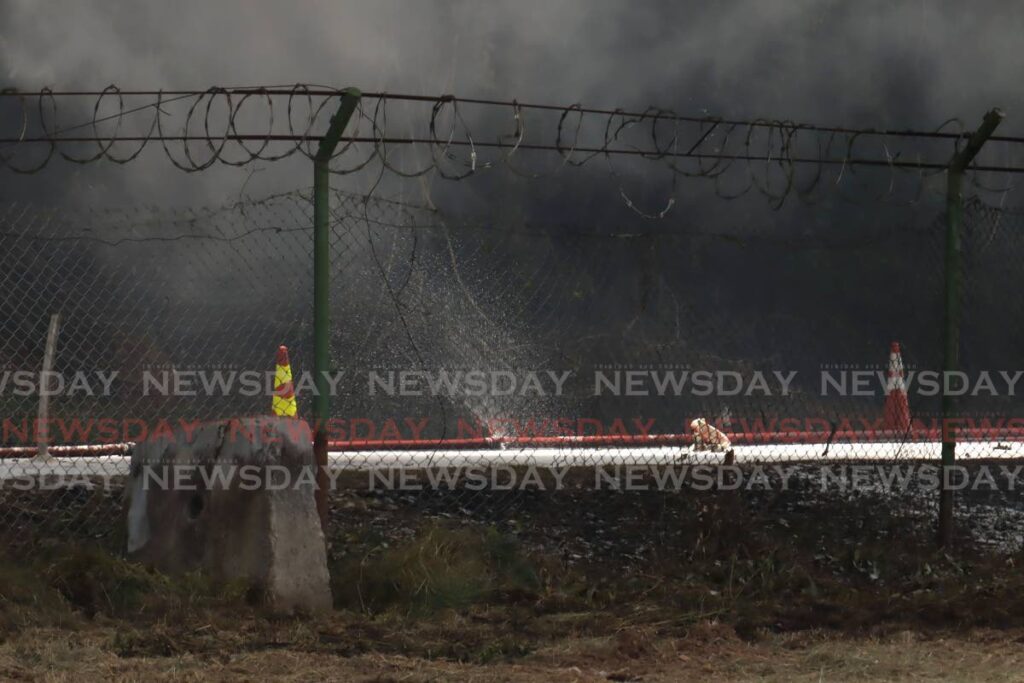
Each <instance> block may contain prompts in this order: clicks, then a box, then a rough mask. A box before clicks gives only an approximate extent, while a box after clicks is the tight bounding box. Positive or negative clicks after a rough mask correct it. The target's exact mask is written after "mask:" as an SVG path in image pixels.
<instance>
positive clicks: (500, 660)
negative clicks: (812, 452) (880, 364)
mask: <svg viewBox="0 0 1024 683" xmlns="http://www.w3.org/2000/svg"><path fill="white" fill-rule="evenodd" d="M1000 465H1006V466H1008V467H1010V468H1011V473H1012V467H1015V466H1016V465H1012V464H1007V463H1000ZM980 466H981V464H980V463H977V464H972V466H971V468H969V470H968V475H969V476H975V477H977V472H979V471H980V470H979V469H978V468H980ZM833 467H835V468H837V469H836V470H835V471H834V472H833V473H831V474H830V475H829V477H830V478H829V481H830V482H832V487H831V488H826V489H825V490H823V489H822V486H821V477H822V476H823V475H822V474H821V471H820V468H818V467H817V466H815V465H793V466H792V468H793V469H792V471H791V472H790V474H789V476H788V479H787V485H786V487H785V488H783V487H782V486H781V475H780V474H778V473H773V472H771V471H766V476H767V477H768V479H769V480H770V481H769V484H768V485H765V486H762V487H754V486H751V487H749V488H748V487H745V486H741V487H740V488H739V489H738V490H723V488H721V487H719V486H718V485H717V484H716V485H715V486H712V487H710V488H709V489H707V490H698V489H696V488H694V487H693V486H681V487H679V488H678V490H671V491H651V490H646V491H622V490H613V489H611V488H610V487H609V486H608V485H604V486H601V487H596V486H595V485H594V477H595V474H594V471H593V470H580V471H574V472H572V473H570V474H569V475H568V476H567V477H566V479H565V482H564V483H565V486H564V487H563V488H562V489H561V490H557V491H552V490H546V491H540V490H536V489H531V490H511V491H495V490H491V489H489V488H486V489H484V490H468V489H467V488H466V487H465V486H462V487H456V488H455V489H454V490H439V491H434V490H423V491H398V490H389V489H386V488H382V487H381V486H379V485H378V486H374V487H373V490H371V488H370V482H369V478H368V477H367V476H366V475H364V474H358V473H352V474H346V475H344V476H343V477H342V478H341V479H340V480H339V481H340V483H341V484H342V486H341V487H340V489H339V490H338V491H336V492H335V494H334V495H333V497H332V501H331V503H332V504H331V522H330V525H329V534H328V536H329V538H328V542H329V562H330V565H331V572H332V580H333V583H334V586H333V588H334V593H335V607H336V609H335V612H334V613H333V614H331V615H330V616H329V617H324V618H318V619H313V620H301V619H300V620H281V619H276V618H272V617H270V616H268V615H266V614H263V612H262V611H261V608H260V607H259V605H253V604H249V603H248V602H246V599H245V595H246V594H247V591H244V590H235V589H234V588H233V587H224V586H212V585H207V584H206V583H204V582H203V580H201V579H199V578H195V577H193V578H191V579H189V580H188V581H189V582H186V584H185V586H184V587H183V586H182V585H181V583H180V580H178V579H168V578H166V577H160V576H158V575H155V574H153V573H151V572H148V571H146V570H144V569H142V568H138V567H134V566H132V565H129V564H128V563H125V562H123V561H121V560H120V559H118V553H117V551H118V549H119V547H120V543H121V542H122V541H121V532H120V521H121V519H122V512H121V500H120V496H121V492H120V491H119V490H118V489H117V488H116V487H115V488H113V489H111V490H108V491H104V490H102V489H99V490H93V491H89V490H85V489H83V488H82V487H78V488H77V489H76V490H60V489H56V490H53V491H16V490H11V489H4V490H2V491H0V519H2V521H3V523H4V524H5V525H6V528H7V529H8V533H9V535H10V536H12V539H11V541H9V546H8V547H9V550H10V553H8V557H9V558H11V557H17V558H19V560H18V561H17V562H15V563H13V564H14V567H13V568H12V567H7V568H6V569H5V570H3V571H0V634H2V635H0V638H3V639H4V642H3V643H0V677H2V678H17V677H18V676H22V677H24V678H33V677H36V676H37V675H38V674H39V670H38V667H39V666H43V667H50V669H52V668H53V667H54V666H57V664H55V663H54V662H55V660H54V658H55V657H58V654H60V653H64V654H60V657H65V656H66V657H68V658H71V659H74V657H73V656H72V655H71V654H67V653H73V652H78V651H79V650H81V648H90V652H93V654H94V655H95V656H96V657H97V658H98V659H97V660H96V661H100V660H102V661H103V662H105V663H104V664H103V667H102V668H101V669H102V670H101V669H97V672H96V676H97V677H104V676H105V677H108V678H109V677H111V676H113V677H115V678H116V677H117V676H120V675H123V676H124V677H126V678H131V677H132V676H136V675H138V676H139V677H140V678H144V677H149V676H151V675H154V672H155V673H157V674H159V675H164V674H166V671H165V669H166V667H171V669H173V670H175V671H179V673H181V671H186V670H188V671H194V673H196V675H197V676H198V675H199V672H204V671H209V670H216V671H219V672H220V674H219V675H221V676H223V677H224V678H234V677H236V676H238V677H245V676H246V675H248V676H250V677H256V678H258V677H259V672H260V671H261V670H262V671H264V672H265V670H266V667H267V666H268V665H267V664H266V662H265V661H264V660H265V658H266V657H269V656H271V655H275V656H278V657H279V658H281V659H280V660H275V661H293V662H296V663H302V662H305V663H304V664H302V666H306V664H308V665H309V666H311V667H316V666H325V667H326V666H328V665H327V664H325V662H330V665H329V667H328V669H325V671H328V670H329V671H348V673H349V674H350V675H347V676H340V677H338V678H337V680H345V679H346V678H347V679H353V678H355V679H358V678H360V677H363V678H365V679H367V680H390V679H389V678H387V676H394V677H395V679H398V678H402V677H404V676H406V675H408V676H409V677H410V679H411V680H449V679H451V678H453V677H463V676H465V675H470V674H471V675H473V676H477V677H479V678H481V680H511V679H520V680H527V679H531V678H534V677H536V678H541V677H544V675H543V673H544V672H547V673H550V672H552V671H558V672H560V673H559V676H561V677H562V679H564V680H678V679H679V678H681V677H683V678H685V677H687V676H691V675H692V676H693V677H695V678H706V677H720V678H722V679H723V680H744V679H746V678H750V677H755V676H767V677H769V678H770V677H771V676H773V675H777V676H778V677H779V679H780V680H783V679H786V678H788V676H789V675H790V674H794V672H796V673H801V672H802V673H801V675H802V674H803V673H806V675H807V676H808V677H809V680H818V676H817V674H818V673H819V670H828V671H830V672H833V673H835V674H836V675H835V676H833V677H832V678H838V679H848V680H873V679H876V678H881V677H891V678H897V677H899V676H902V675H905V673H906V672H905V671H904V670H903V669H900V668H899V667H898V666H897V663H898V662H903V664H902V665H900V666H903V665H905V666H907V667H910V668H911V669H912V672H913V671H918V672H924V671H926V669H927V665H926V663H925V660H926V657H925V653H926V652H927V651H929V650H931V649H933V648H935V647H940V646H941V647H942V648H944V649H946V650H948V651H950V652H954V651H962V652H963V653H969V652H983V651H985V652H989V653H990V655H991V656H995V655H994V654H993V653H995V652H996V651H997V650H998V649H999V648H1001V647H1003V646H1004V645H1006V646H1007V647H1009V646H1010V644H1012V643H1014V642H1015V641H1016V640H1017V639H1018V638H1020V637H1021V634H1022V633H1024V577H1022V576H1021V573H1020V566H1019V565H1020V563H1021V562H1022V561H1024V556H1022V554H1021V552H1022V551H1021V547H1020V536H1021V533H1022V527H1021V525H1020V519H1021V514H1022V510H1024V505H1022V504H1021V496H1020V494H1019V492H1017V491H1016V490H1009V489H1010V483H1011V482H1010V479H1008V478H1007V477H1008V476H1009V473H1006V472H1004V473H1003V474H1004V475H1006V476H1004V478H1003V479H1002V480H1000V481H998V482H997V485H996V487H995V488H994V489H991V488H987V487H984V486H982V487H977V486H972V487H968V488H965V489H964V490H963V491H961V492H960V495H959V499H958V500H959V506H958V515H957V521H958V526H957V532H958V533H957V539H956V542H955V543H954V544H953V545H952V546H951V547H948V548H945V549H939V548H937V547H936V544H935V528H934V519H935V510H934V492H933V491H931V490H929V489H928V487H927V485H926V484H927V482H923V483H922V482H921V481H916V480H913V479H911V480H909V482H908V483H907V485H905V486H901V487H896V490H891V489H892V487H889V488H888V489H887V487H886V486H884V485H883V484H884V481H882V479H883V478H884V474H877V473H876V474H874V475H871V474H870V470H868V472H869V474H868V476H867V479H864V480H863V481H861V482H860V485H859V486H856V487H854V486H852V485H840V484H838V483H836V481H837V480H836V477H837V476H838V474H836V473H837V472H839V471H840V470H839V469H838V468H840V467H841V466H839V465H835V466H833ZM903 467H904V468H905V469H909V468H911V467H914V464H912V463H907V464H904V465H903ZM994 472H995V475H996V477H997V478H998V477H999V476H1001V475H1000V472H1001V471H1000V470H999V469H998V468H996V469H995V470H994ZM846 474H847V475H848V477H849V478H852V477H854V476H863V474H854V473H853V471H851V470H847V471H846ZM748 475H749V471H748V472H745V473H744V475H743V476H744V477H745V478H746V477H748ZM773 477H774V479H773ZM613 478H614V477H613ZM605 481H607V480H605ZM729 481H730V480H728V477H726V481H725V483H726V484H728V483H729ZM733 483H735V482H734V481H733ZM725 489H728V486H726V487H725ZM15 535H16V536H17V538H13V536H15ZM14 540H18V541H21V543H20V544H15V543H13V541H14ZM12 562H13V560H10V559H8V560H7V562H6V563H7V564H9V565H10V564H12ZM15 570H16V571H15ZM12 572H14V573H13V574H12ZM25 572H28V573H29V574H31V577H33V578H31V579H26V578H25V576H24V573H25ZM37 631H39V632H43V631H45V632H46V633H47V634H49V635H47V636H46V638H47V639H50V640H53V641H55V642H57V641H59V642H60V643H62V645H61V646H60V648H62V649H60V648H59V649H60V653H57V654H54V653H53V652H50V651H48V650H45V648H44V649H43V650H40V649H39V648H40V647H43V645H45V643H46V642H49V641H48V640H46V639H43V640H39V638H38V637H37V638H35V639H34V640H33V641H32V643H31V646H30V644H29V643H27V642H25V640H24V638H25V637H27V636H26V635H25V634H27V633H30V632H37ZM837 643H840V644H841V645H840V646H839V650H841V651H842V652H843V653H844V654H843V655H842V656H839V655H838V654H837V650H836V644H837ZM1017 647H1018V648H1019V646H1017ZM18 648H21V649H20V650H18V651H19V652H21V653H22V655H24V656H21V657H18V656H13V655H12V653H13V652H14V651H15V650H16V649H18ZM26 648H27V649H26ZM958 648H959V649H958ZM26 653H28V654H26ZM847 653H860V654H858V655H857V657H859V659H856V658H855V659H856V661H848V659H847V658H846V654H847ZM918 655H920V656H918ZM5 656H8V657H9V661H7V660H5V659H4V657H5ZM26 657H27V659H26ZM879 657H882V659H881V660H879V659H878V658H879ZM887 657H888V658H890V660H891V662H892V663H893V666H894V667H896V668H893V669H891V670H881V669H878V668H877V667H874V665H872V666H867V665H866V664H864V661H867V659H871V658H874V659H871V661H874V662H875V663H876V664H878V662H879V661H881V662H882V663H883V664H884V663H885V662H886V661H889V660H886V659H885V658H887ZM865 658H867V659H865ZM58 659H59V657H58ZM862 660H864V661H862ZM5 661H6V663H5ZM61 661H63V660H61ZM69 661H70V660H69ZM969 661H973V660H970V657H968V656H967V654H965V655H964V664H965V665H966V664H967V663H968V662H969ZM986 661H987V662H988V663H987V664H984V663H982V664H978V666H981V667H982V668H977V669H973V670H971V671H972V673H971V676H970V677H971V678H979V679H980V678H982V677H983V676H985V675H989V673H992V674H993V675H994V674H995V673H997V672H998V671H1002V669H999V668H998V667H997V666H996V665H995V664H994V663H993V661H992V660H991V659H989V660H986ZM1000 661H1001V662H1004V663H1005V662H1009V661H1010V660H1008V659H1006V658H1005V657H1003V659H1002V660H1000ZM32 662H37V664H38V666H37V664H33V663H32ZM261 662H262V663H261ZM975 663H976V664H977V662H975ZM983 664H984V666H982V665H983ZM60 666H70V665H69V664H67V663H65V664H61V665H60ZM233 666H236V667H237V670H233V669H232V667H233ZM296 666H298V664H296ZM999 666H1003V664H1000V665H999ZM4 667H7V668H4ZM174 667H185V669H174ZM188 667H192V669H188ZM211 667H212V669H211ZM773 667H774V668H773ZM780 667H781V668H780ZM873 667H874V668H873ZM985 667H987V668H985ZM50 669H47V670H50ZM169 670H170V669H168V671H169ZM299 670H301V671H305V672H306V674H308V676H309V677H316V675H314V673H313V671H314V669H301V668H300V669H299ZM1018 670H1019V669H1018ZM71 671H76V672H77V673H82V672H81V671H77V670H75V669H71ZM952 671H953V669H949V668H948V667H946V668H943V669H938V670H936V672H935V673H936V676H937V677H939V678H941V677H942V676H941V674H947V675H951V672H952ZM118 672H120V673H118ZM232 672H233V673H232ZM467 672H468V673H467ZM284 673H286V672H284ZM284 673H282V675H284ZM167 675H168V676H169V675H170V674H167ZM319 676H320V677H321V678H323V677H327V678H331V677H332V676H331V675H328V674H324V673H321V674H319ZM375 676H382V678H376V679H375V678H374V677H375ZM953 678H956V676H953ZM960 678H961V679H963V678H964V676H960ZM55 679H58V680H59V679H60V678H59V676H57V677H55ZM297 679H298V680H304V678H303V677H302V676H298V677H297ZM828 679H830V678H828V677H826V680H828ZM993 680H999V678H998V677H994V678H993Z"/></svg>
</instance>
